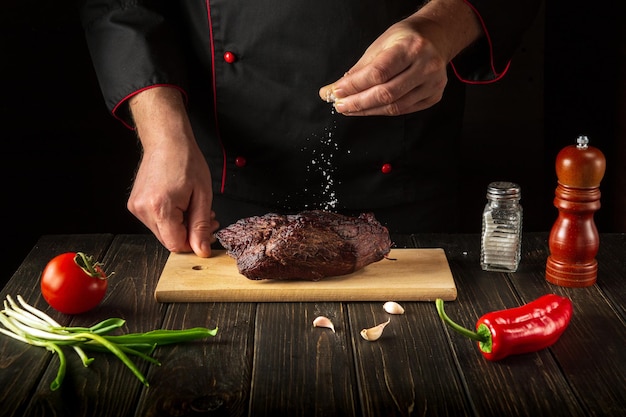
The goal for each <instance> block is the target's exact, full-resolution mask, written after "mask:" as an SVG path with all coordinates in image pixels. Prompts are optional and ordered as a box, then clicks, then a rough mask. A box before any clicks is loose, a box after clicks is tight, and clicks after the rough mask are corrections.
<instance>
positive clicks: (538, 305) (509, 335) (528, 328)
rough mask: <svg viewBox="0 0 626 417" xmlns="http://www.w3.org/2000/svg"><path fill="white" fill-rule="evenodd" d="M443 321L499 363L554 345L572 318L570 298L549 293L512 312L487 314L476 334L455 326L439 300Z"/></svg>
mask: <svg viewBox="0 0 626 417" xmlns="http://www.w3.org/2000/svg"><path fill="white" fill-rule="evenodd" d="M436 306H437V312H438V313H439V316H440V317H441V319H442V320H443V321H444V322H445V323H446V324H447V325H449V326H450V327H452V329H454V330H456V331H457V332H459V333H460V334H462V335H464V336H467V337H469V338H470V339H472V340H475V341H477V342H478V348H479V349H480V352H481V353H482V355H483V356H484V357H485V358H487V359H488V360H490V361H497V360H500V359H503V358H505V357H507V356H509V355H515V354H519V353H528V352H536V351H538V350H541V349H545V348H547V347H548V346H551V345H552V344H554V343H555V342H556V341H557V340H558V339H559V337H560V336H561V334H562V333H563V332H564V331H565V329H566V328H567V326H568V325H569V322H570V319H571V318H572V313H573V307H572V302H571V300H570V299H569V298H565V297H561V296H559V295H556V294H546V295H544V296H541V297H539V298H538V299H536V300H535V301H531V302H530V303H528V304H525V305H523V306H520V307H516V308H511V309H508V310H499V311H493V312H491V313H487V314H485V315H483V316H482V317H481V318H479V319H478V321H477V322H476V331H475V332H474V331H471V330H469V329H466V328H464V327H461V326H460V325H458V324H456V323H454V322H453V321H452V320H451V319H450V318H449V317H448V316H447V315H446V313H445V312H444V310H443V300H441V299H437V300H436Z"/></svg>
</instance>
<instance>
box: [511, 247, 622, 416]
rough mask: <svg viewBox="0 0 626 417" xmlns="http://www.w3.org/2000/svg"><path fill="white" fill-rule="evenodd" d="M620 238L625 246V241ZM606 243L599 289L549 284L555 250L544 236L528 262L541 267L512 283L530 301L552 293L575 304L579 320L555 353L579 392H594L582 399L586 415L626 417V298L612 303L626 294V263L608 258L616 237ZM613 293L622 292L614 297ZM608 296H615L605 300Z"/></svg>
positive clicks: (597, 287) (563, 370) (576, 318)
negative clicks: (625, 308)
mask: <svg viewBox="0 0 626 417" xmlns="http://www.w3.org/2000/svg"><path fill="white" fill-rule="evenodd" d="M615 239H616V240H617V241H619V240H620V239H621V237H619V236H616V238H615ZM604 240H605V241H604V244H603V245H601V248H600V250H601V253H599V258H600V261H599V263H600V262H602V263H601V264H600V266H601V267H600V268H599V272H598V283H597V284H596V285H593V286H591V287H586V288H567V287H560V286H557V285H553V284H550V283H548V282H547V281H546V280H545V273H544V271H545V269H544V265H545V259H547V256H548V253H549V251H548V246H547V241H546V240H545V239H542V238H540V237H538V238H537V239H536V240H534V241H532V242H529V246H530V247H531V248H532V249H533V250H532V252H531V253H529V256H528V257H527V259H528V262H534V263H535V264H536V268H532V271H533V272H530V273H528V274H524V275H517V274H516V275H515V276H514V277H513V278H512V282H513V284H514V285H515V288H516V289H517V291H518V293H519V294H520V295H521V297H522V298H523V299H524V301H530V300H532V299H535V298H537V297H539V296H541V295H543V294H545V293H548V292H552V293H555V294H559V295H562V296H564V297H568V298H569V299H571V300H572V303H573V304H574V315H573V317H572V320H571V322H570V325H569V327H568V329H567V330H566V331H565V333H563V335H562V336H561V338H560V339H559V341H558V342H557V343H556V344H555V345H554V346H553V347H552V348H551V349H550V350H551V351H552V354H553V355H554V357H555V359H556V360H557V361H558V364H559V367H560V369H561V370H562V372H563V373H564V375H565V378H566V379H567V381H568V384H569V385H570V386H571V387H572V389H573V390H574V392H578V393H593V395H584V397H583V398H582V399H579V400H578V401H582V402H583V406H584V407H585V410H586V412H585V414H586V415H588V416H623V415H626V349H624V347H625V346H626V324H625V323H624V320H623V317H622V316H621V315H620V313H617V312H618V311H620V309H622V308H623V299H620V300H619V302H621V303H622V305H621V306H620V307H618V308H616V306H615V305H612V303H611V302H610V300H613V299H616V298H617V299H619V295H620V292H623V286H624V277H625V276H626V263H624V257H623V253H622V254H621V256H616V255H619V254H616V253H611V256H605V253H604V252H605V251H609V252H611V251H612V250H613V249H614V248H615V246H613V245H611V244H610V241H611V239H610V238H606V239H604ZM622 248H623V243H622ZM607 255H608V254H607ZM602 289H604V291H603V290H602ZM611 290H616V291H618V292H617V293H616V294H611V293H610V291H611ZM605 291H609V294H610V295H609V296H607V295H605ZM616 295H617V296H618V297H616ZM621 311H623V310H621Z"/></svg>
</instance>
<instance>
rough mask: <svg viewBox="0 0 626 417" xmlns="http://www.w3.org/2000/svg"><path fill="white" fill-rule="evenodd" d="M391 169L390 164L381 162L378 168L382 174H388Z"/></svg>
mask: <svg viewBox="0 0 626 417" xmlns="http://www.w3.org/2000/svg"><path fill="white" fill-rule="evenodd" d="M392 170H393V168H392V166H391V164H383V166H382V167H381V168H380V171H381V172H382V173H383V174H389V173H390V172H391V171H392Z"/></svg>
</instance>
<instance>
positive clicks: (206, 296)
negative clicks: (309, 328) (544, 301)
mask: <svg viewBox="0 0 626 417" xmlns="http://www.w3.org/2000/svg"><path fill="white" fill-rule="evenodd" d="M389 258H390V259H383V260H381V261H379V262H376V263H373V264H370V265H368V266H366V267H365V268H363V269H361V270H359V271H356V272H354V273H352V274H349V275H343V276H339V277H328V278H324V279H321V280H320V281H316V282H313V281H299V280H272V279H266V280H250V279H248V278H246V277H245V276H243V275H241V274H240V273H239V271H238V269H237V265H236V262H235V260H234V259H233V258H231V257H230V256H228V254H227V253H226V252H225V251H214V253H213V255H212V256H211V257H210V258H199V257H197V256H196V255H194V254H175V253H173V254H171V255H170V256H169V258H168V260H167V262H166V264H165V267H164V268H163V272H162V273H161V276H160V278H159V282H158V284H157V287H156V291H155V297H156V300H157V301H159V302H206V301H222V302H265V301H281V302H287V301H387V300H395V301H432V300H434V299H435V298H443V299H444V300H446V301H450V300H454V299H456V296H457V291H456V285H455V283H454V278H453V276H452V273H451V271H450V267H449V266H448V261H447V258H446V254H445V252H444V250H443V249H441V248H426V249H392V251H391V252H390V254H389Z"/></svg>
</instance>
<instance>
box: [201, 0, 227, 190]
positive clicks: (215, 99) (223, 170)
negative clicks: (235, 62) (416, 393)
mask: <svg viewBox="0 0 626 417" xmlns="http://www.w3.org/2000/svg"><path fill="white" fill-rule="evenodd" d="M210 3H211V2H210V1H209V0H206V10H207V20H208V22H209V37H210V38H211V73H212V75H213V116H214V117H215V132H216V134H217V138H218V140H219V141H220V144H221V146H222V157H223V162H222V185H221V186H220V192H221V193H222V194H223V193H224V188H225V187H226V149H224V142H222V135H221V134H220V126H219V120H218V117H217V76H216V75H215V42H214V39H213V21H212V20H211V4H210Z"/></svg>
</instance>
